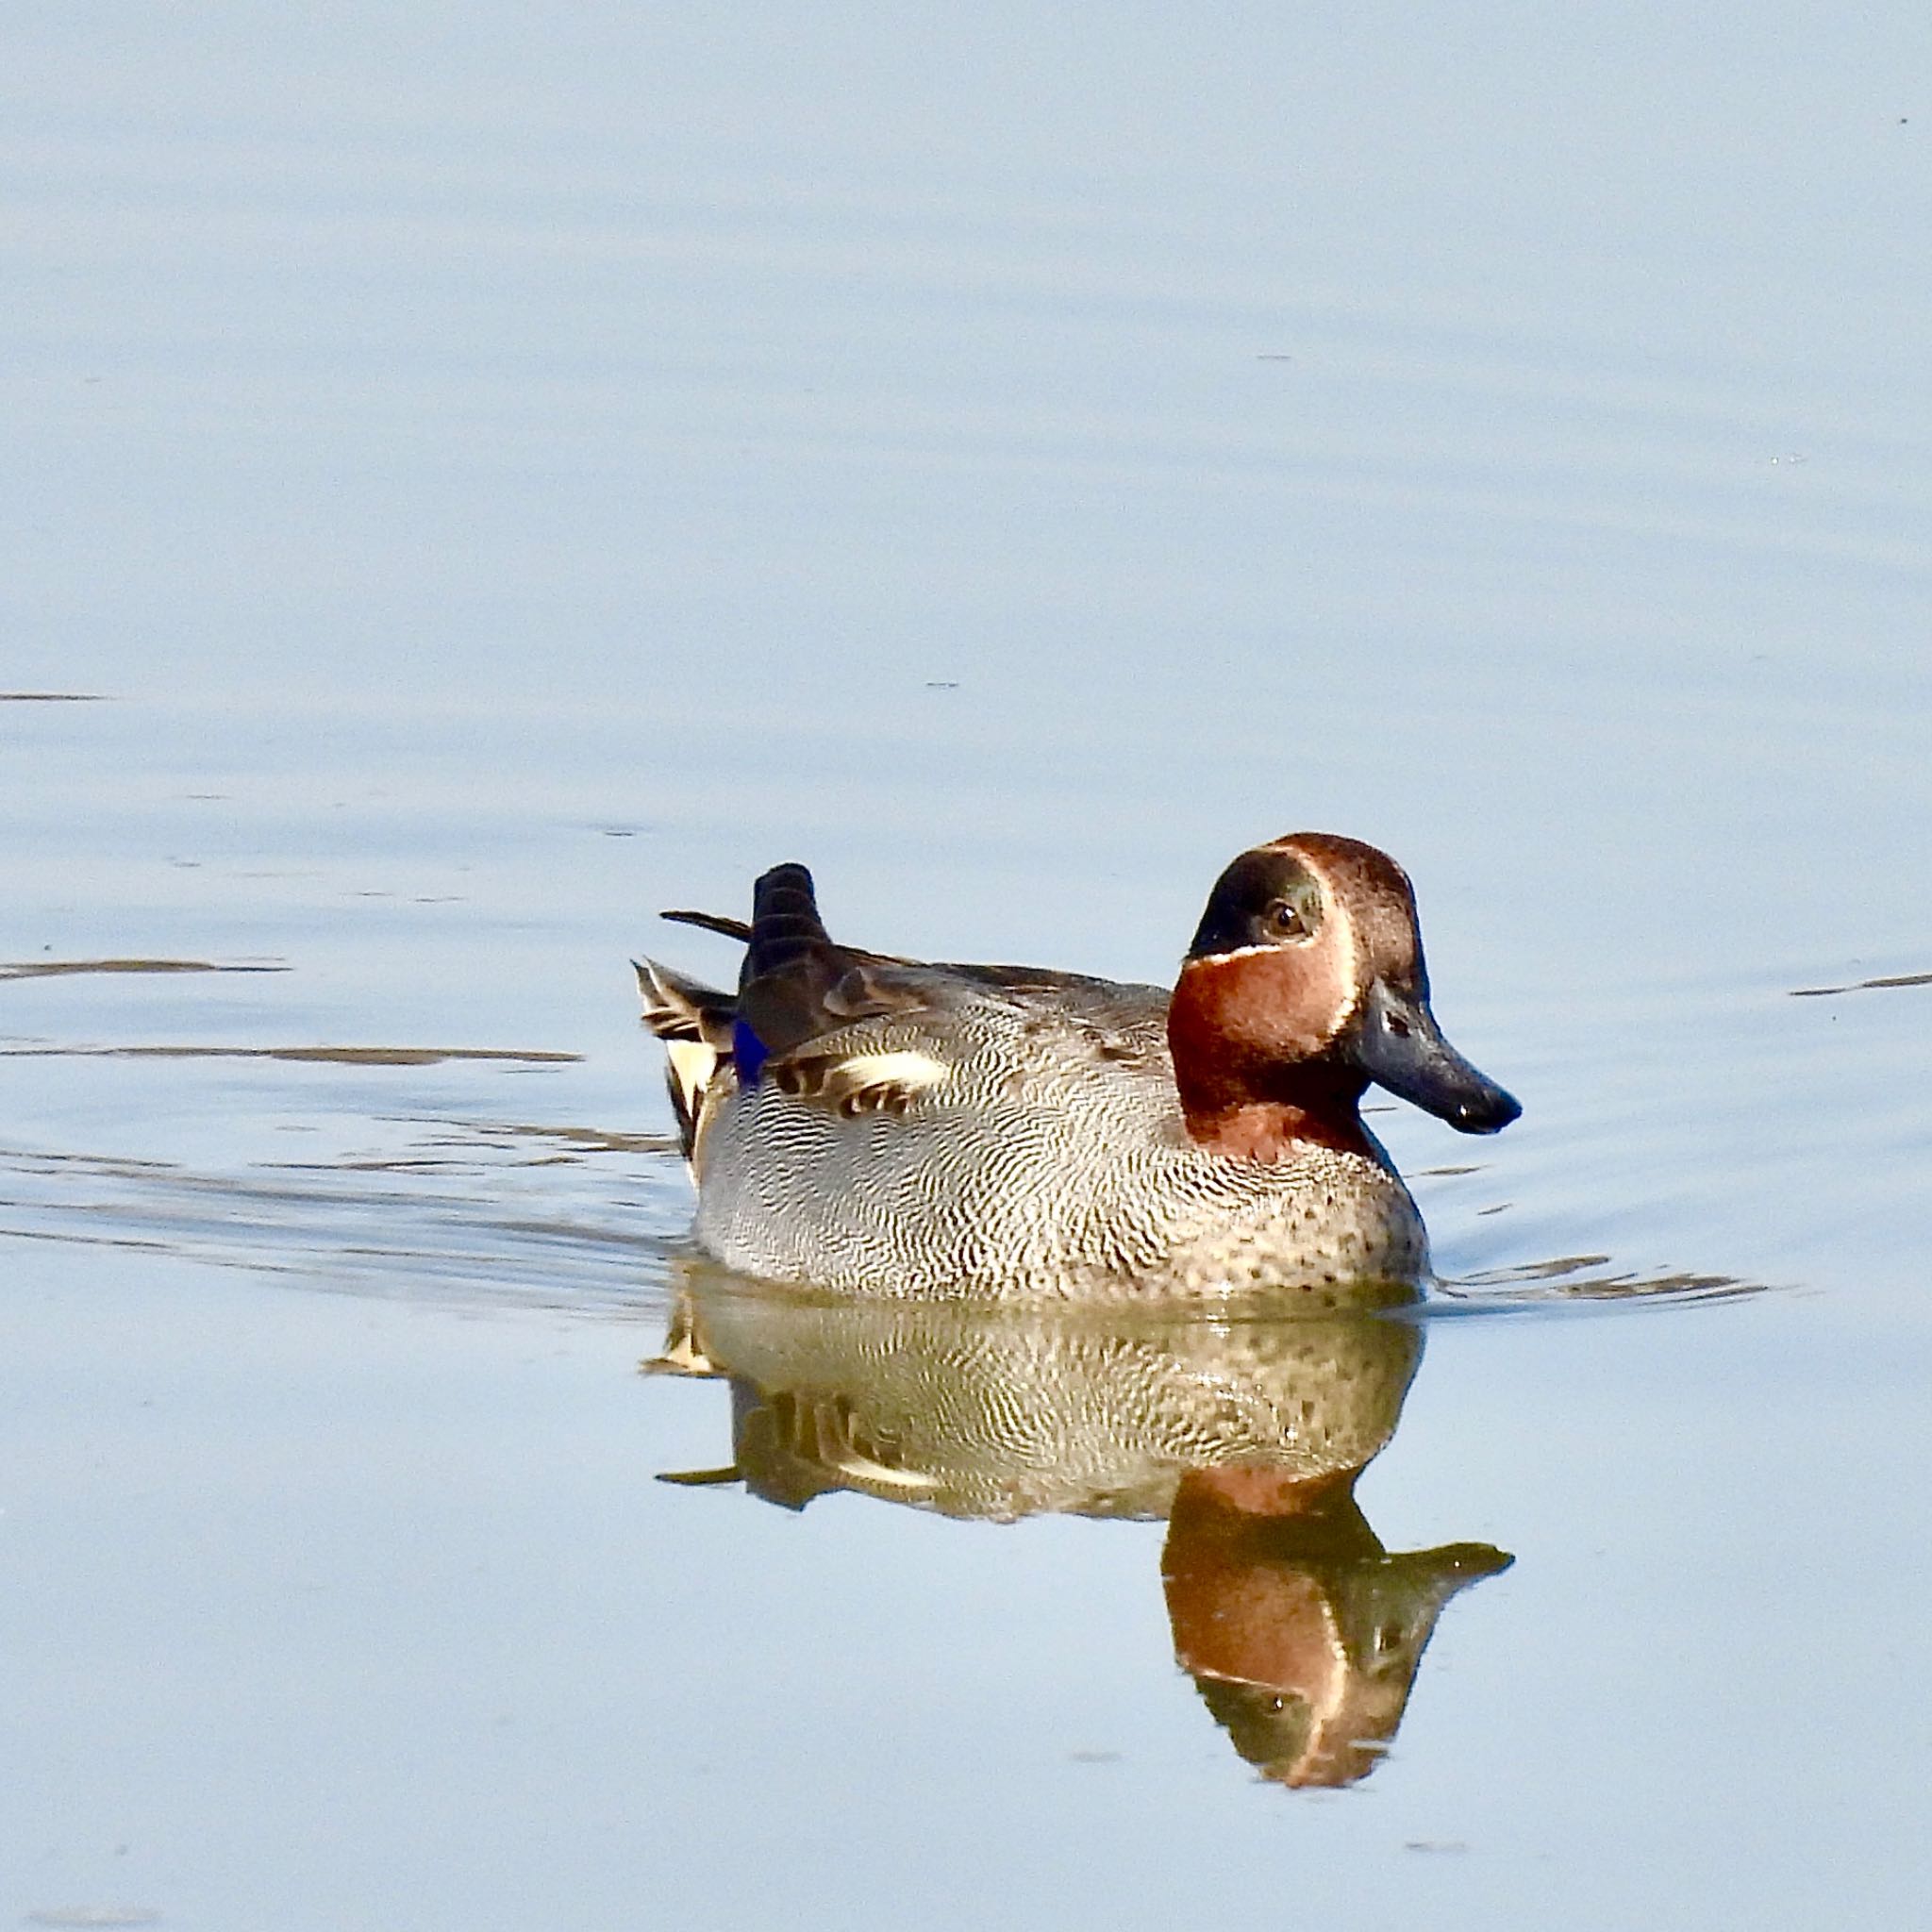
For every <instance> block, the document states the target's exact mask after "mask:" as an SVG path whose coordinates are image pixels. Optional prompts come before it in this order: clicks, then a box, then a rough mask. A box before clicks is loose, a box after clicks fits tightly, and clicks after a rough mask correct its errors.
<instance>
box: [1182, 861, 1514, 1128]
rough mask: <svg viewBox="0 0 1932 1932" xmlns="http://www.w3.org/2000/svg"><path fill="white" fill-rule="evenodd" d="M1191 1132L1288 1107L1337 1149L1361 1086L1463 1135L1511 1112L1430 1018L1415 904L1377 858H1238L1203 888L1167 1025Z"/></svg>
mask: <svg viewBox="0 0 1932 1932" xmlns="http://www.w3.org/2000/svg"><path fill="white" fill-rule="evenodd" d="M1168 1035H1169V1041H1170V1043H1171V1045H1172V1047H1173V1049H1174V1076H1175V1080H1176V1082H1177V1084H1178V1085H1179V1088H1180V1093H1181V1103H1182V1107H1183V1108H1184V1110H1185V1111H1186V1113H1187V1115H1188V1121H1189V1125H1190V1128H1191V1131H1192V1132H1193V1133H1194V1134H1195V1137H1196V1138H1197V1139H1213V1138H1215V1137H1214V1135H1213V1133H1212V1132H1211V1131H1204V1128H1208V1127H1209V1126H1210V1125H1211V1124H1212V1123H1214V1122H1216V1121H1222V1122H1225V1121H1226V1120H1227V1119H1229V1118H1230V1117H1231V1116H1232V1115H1233V1114H1235V1113H1237V1112H1239V1111H1241V1109H1244V1108H1255V1107H1257V1106H1261V1107H1266V1106H1275V1107H1286V1108H1290V1109H1292V1110H1293V1112H1294V1113H1295V1114H1296V1115H1298V1116H1299V1117H1300V1126H1299V1127H1298V1128H1297V1130H1298V1131H1312V1132H1313V1133H1314V1136H1315V1138H1318V1139H1319V1138H1327V1139H1332V1140H1336V1141H1342V1142H1346V1141H1348V1140H1349V1139H1350V1138H1351V1135H1353V1136H1356V1137H1358V1136H1359V1133H1360V1127H1359V1122H1358V1119H1357V1105H1358V1103H1359V1101H1360V1098H1361V1095H1362V1092H1363V1091H1364V1090H1365V1089H1366V1088H1367V1086H1368V1084H1369V1082H1370V1081H1371V1080H1374V1081H1376V1082H1378V1083H1379V1084H1380V1085H1382V1086H1384V1087H1386V1088H1388V1089H1389V1091H1391V1093H1395V1094H1398V1095H1400V1096H1401V1097H1402V1098H1403V1099H1405V1100H1408V1101H1412V1102H1413V1103H1414V1104H1415V1105H1416V1106H1418V1107H1421V1108H1425V1109H1426V1110H1427V1111H1428V1112H1430V1113H1433V1114H1436V1115H1438V1116H1439V1117H1441V1119H1443V1120H1445V1121H1447V1122H1448V1123H1449V1124H1451V1125H1452V1126H1454V1127H1457V1128H1459V1129H1460V1130H1461V1131H1462V1132H1464V1133H1469V1134H1492V1133H1494V1132H1496V1131H1497V1130H1498V1129H1499V1128H1502V1127H1506V1126H1507V1125H1508V1124H1509V1123H1510V1122H1511V1121H1513V1120H1514V1119H1515V1118H1516V1117H1517V1115H1518V1114H1519V1113H1520V1112H1521V1111H1522V1108H1520V1107H1518V1106H1517V1104H1516V1102H1515V1101H1514V1100H1513V1099H1512V1098H1511V1097H1510V1096H1509V1095H1508V1094H1507V1093H1506V1092H1505V1091H1503V1089H1502V1088H1500V1087H1498V1086H1497V1085H1496V1084H1495V1083H1494V1082H1493V1081H1491V1080H1490V1079H1487V1078H1486V1077H1485V1076H1484V1075H1483V1074H1479V1073H1478V1072H1477V1071H1476V1070H1475V1068H1474V1067H1473V1066H1471V1065H1470V1063H1469V1062H1468V1061H1467V1060H1465V1059H1464V1058H1462V1057H1461V1055H1460V1054H1458V1053H1457V1051H1456V1050H1455V1048H1454V1047H1452V1046H1451V1045H1450V1044H1449V1042H1448V1041H1446V1040H1445V1039H1443V1037H1442V1033H1441V1028H1440V1027H1439V1026H1438V1025H1437V1024H1436V1021H1435V1016H1434V1015H1433V1013H1431V1011H1430V1010H1429V981H1428V972H1427V969H1426V968H1425V966H1424V963H1423V947H1422V935H1421V933H1420V932H1419V931H1418V930H1417V926H1416V912H1415V894H1414V892H1413V891H1411V889H1410V887H1409V883H1408V879H1407V875H1406V874H1404V872H1403V870H1402V868H1401V867H1400V866H1399V865H1397V864H1396V863H1395V861H1394V860H1393V859H1392V858H1390V857H1389V856H1388V855H1387V854H1386V853H1384V852H1379V851H1377V850H1376V849H1375V847H1374V846H1373V845H1364V844H1362V843H1361V842H1360V841H1357V840H1355V839H1344V838H1341V837H1338V836H1337V835H1335V834H1333V833H1328V832H1297V833H1294V834H1292V835H1291V836H1290V837H1288V838H1285V839H1277V840H1275V841H1274V842H1273V843H1271V844H1267V845H1261V846H1257V847H1256V848H1255V849H1254V850H1253V851H1251V852H1244V853H1242V854H1241V857H1240V858H1237V859H1236V860H1235V861H1234V863H1233V864H1232V865H1230V866H1229V867H1228V868H1227V870H1226V871H1225V872H1224V873H1223V874H1222V875H1221V877H1220V878H1219V879H1217V880H1216V881H1215V885H1214V890H1213V891H1212V892H1211V893H1210V894H1209V895H1208V908H1207V910H1206V911H1205V912H1204V913H1203V914H1202V918H1201V924H1200V926H1199V928H1198V930H1197V931H1196V932H1195V934H1194V941H1193V944H1192V945H1191V947H1190V948H1189V949H1188V957H1187V959H1186V961H1185V962H1184V964H1183V966H1182V969H1181V975H1180V982H1179V984H1178V985H1177V986H1176V987H1175V988H1174V1003H1173V1006H1172V1007H1171V1008H1170V1010H1169V1015H1168Z"/></svg>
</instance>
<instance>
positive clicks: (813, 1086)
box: [646, 864, 1167, 1121]
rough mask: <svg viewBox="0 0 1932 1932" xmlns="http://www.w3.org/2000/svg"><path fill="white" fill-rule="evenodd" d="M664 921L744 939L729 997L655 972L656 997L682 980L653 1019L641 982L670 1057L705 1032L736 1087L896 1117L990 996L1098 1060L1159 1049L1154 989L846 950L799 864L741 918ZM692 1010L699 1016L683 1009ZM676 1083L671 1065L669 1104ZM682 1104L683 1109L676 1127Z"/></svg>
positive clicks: (1159, 1015)
mask: <svg viewBox="0 0 1932 1932" xmlns="http://www.w3.org/2000/svg"><path fill="white" fill-rule="evenodd" d="M665 916H666V917H667V918H672V919H675V920H676V921H677V922H678V923H679V924H686V925H696V926H701V927H703V928H705V929H706V930H708V931H711V932H717V933H721V934H723V935H724V936H725V937H727V938H732V939H741V940H742V941H743V942H744V946H745V955H744V962H743V966H742V969H741V973H740V976H739V986H738V996H737V999H736V1001H735V1002H734V1001H732V1000H730V999H729V998H728V996H726V995H724V994H720V993H715V992H711V991H709V990H708V989H704V988H696V987H695V986H694V983H693V982H690V981H682V980H679V979H678V977H677V975H672V974H666V973H665V972H664V970H663V969H661V968H659V969H656V970H657V972H658V979H659V982H660V983H659V985H658V998H659V1001H660V1004H662V1003H663V993H664V985H663V982H669V981H676V982H677V983H676V984H675V986H672V987H671V989H670V990H671V992H672V993H673V995H674V996H675V997H674V998H673V1000H672V1001H671V1003H670V1004H671V1005H672V1006H674V1007H676V1006H677V1005H678V1002H679V1001H680V1000H681V1002H682V1007H681V1008H680V1010H679V1011H678V1012H676V1013H674V1014H672V1015H671V1016H670V1017H671V1018H672V1020H673V1022H674V1024H660V1022H659V1021H658V1019H656V1018H654V1017H653V1012H654V1010H655V1009H654V1008H653V1006H652V999H653V991H652V989H651V988H650V987H647V988H646V1018H647V1019H649V1020H650V1021H651V1024H652V1025H653V1026H654V1027H655V1028H656V1029H657V1030H658V1032H659V1033H660V1034H661V1035H662V1036H663V1037H664V1038H665V1040H666V1042H667V1046H669V1047H670V1048H671V1050H672V1051H673V1052H674V1054H675V1051H676V1042H677V1041H679V1040H680V1039H685V1040H691V1039H701V1040H702V1041H704V1043H705V1044H706V1046H707V1047H708V1049H709V1050H710V1051H711V1054H712V1061H711V1062H708V1064H707V1065H706V1067H705V1068H704V1069H703V1072H704V1074H705V1075H706V1077H707V1078H708V1076H709V1074H710V1073H711V1071H712V1065H713V1064H714V1063H715V1061H716V1060H717V1059H718V1058H724V1057H726V1056H727V1055H728V1058H729V1060H730V1063H731V1066H732V1067H733V1069H734V1070H735V1072H736V1074H737V1077H738V1079H739V1081H740V1082H741V1084H743V1085H745V1086H751V1085H754V1084H756V1083H757V1082H758V1081H759V1080H769V1081H770V1082H771V1083H772V1084H773V1085H774V1087H776V1088H777V1089H778V1091H781V1092H784V1093H786V1094H789V1095H791V1097H793V1098H794V1099H798V1100H802V1101H805V1102H807V1103H808V1104H813V1105H818V1106H823V1107H826V1108H834V1109H836V1110H838V1111H839V1112H841V1113H845V1114H859V1113H872V1112H879V1113H894V1114H896V1113H903V1112H905V1111H906V1110H907V1108H909V1107H910V1106H911V1104H912V1102H913V1101H914V1100H915V1099H917V1098H918V1096H919V1095H920V1094H922V1093H924V1092H925V1091H928V1090H930V1089H932V1088H934V1087H937V1086H940V1085H942V1084H943V1083H944V1082H945V1081H946V1080H947V1079H948V1077H949V1076H950V1074H951V1072H952V1066H951V1058H952V1057H953V1055H954V1054H955V1052H956V1051H957V1041H958V1036H959V1033H960V1031H961V1029H960V1027H959V1024H958V1023H959V1022H960V1021H961V1020H962V1019H963V1018H964V1017H965V1016H966V1015H967V1013H968V1011H969V1009H972V1008H985V1007H986V1006H987V1005H989V1004H991V1005H995V1006H1007V1007H1011V1006H1019V1007H1022V1008H1024V1009H1025V1011H1026V1013H1027V1015H1028V1017H1029V1022H1030V1024H1033V1025H1035V1026H1037V1027H1039V1028H1041V1029H1043V1030H1044V1031H1046V1032H1059V1031H1061V1030H1065V1031H1069V1032H1073V1033H1075V1034H1077V1035H1079V1036H1080V1037H1081V1039H1082V1041H1084V1044H1085V1046H1086V1047H1087V1048H1088V1049H1090V1050H1091V1051H1092V1052H1094V1053H1095V1054H1096V1055H1097V1056H1098V1057H1099V1058H1102V1059H1108V1060H1115V1061H1142V1060H1147V1061H1150V1062H1151V1061H1156V1060H1158V1059H1159V1058H1161V1057H1162V1056H1163V1055H1164V1053H1165V1012H1166V1001H1167V995H1166V992H1165V991H1164V990H1163V989H1161V988H1159V987H1150V986H1123V985H1119V984H1117V983H1115V982H1114V981H1112V980H1106V979H1095V978H1092V977H1090V976H1089V975H1087V974H1077V973H1060V972H1056V971H1054V970H1052V969H1050V968H1045V967H1038V966H1004V965H977V964H973V965H968V964H951V963H947V964H927V963H925V962H924V961H921V960H913V959H905V958H896V957H894V956H892V955H891V954H885V953H873V952H867V951H864V950H862V949H860V948H858V947H856V946H846V945H841V944H840V943H839V942H838V941H835V940H834V939H833V938H832V937H831V935H830V934H829V933H828V932H827V931H826V930H825V927H824V921H823V920H822V919H821V918H820V916H819V910H818V902H817V896H816V893H815V891H814V890H813V886H812V880H811V874H810V873H809V872H808V871H807V870H806V868H805V867H804V866H802V865H796V864H791V865H780V866H774V868H773V869H772V870H771V871H769V872H767V873H765V874H763V875H762V876H761V877H760V878H759V879H758V882H757V884H756V886H755V887H754V889H753V897H752V918H751V923H750V924H749V925H745V924H741V922H739V921H736V920H731V919H725V918H722V917H719V916H717V915H714V914H710V913H699V912H684V911H679V912H675V913H668V914H666V915H665ZM694 1004H695V1005H697V1006H698V1007H699V1008H701V1011H700V1012H699V1014H698V1016H697V1018H696V1021H695V1023H693V1021H692V1020H691V1018H689V1017H686V1014H687V1013H688V1011H689V1009H690V1008H691V1007H692V1006H693V1005H694ZM693 1024H695V1031H693V1030H692V1027H693ZM690 1058H692V1060H693V1064H694V1061H695V1056H690ZM676 1084H677V1076H676V1074H675V1073H674V1098H675V1097H676V1091H675V1089H676ZM689 1110H691V1112H692V1113H693V1115H694V1114H695V1108H694V1106H692V1107H691V1108H690V1109H689ZM686 1111H687V1108H686V1107H685V1106H680V1108H679V1118H680V1121H681V1120H682V1119H683V1118H684V1117H685V1113H686Z"/></svg>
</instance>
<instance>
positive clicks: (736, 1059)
mask: <svg viewBox="0 0 1932 1932" xmlns="http://www.w3.org/2000/svg"><path fill="white" fill-rule="evenodd" d="M765 1058H766V1055H765V1042H764V1041H762V1040H760V1039H759V1038H758V1035H757V1034H756V1033H754V1032H753V1031H752V1030H751V1028H750V1027H749V1026H747V1025H746V1024H744V1022H743V1021H742V1020H734V1021H733V1022H732V1023H731V1064H732V1065H733V1066H735V1067H736V1068H737V1069H738V1078H739V1081H740V1083H741V1085H743V1086H746V1087H756V1086H757V1085H758V1075H759V1074H760V1073H762V1072H763V1071H764V1065H765Z"/></svg>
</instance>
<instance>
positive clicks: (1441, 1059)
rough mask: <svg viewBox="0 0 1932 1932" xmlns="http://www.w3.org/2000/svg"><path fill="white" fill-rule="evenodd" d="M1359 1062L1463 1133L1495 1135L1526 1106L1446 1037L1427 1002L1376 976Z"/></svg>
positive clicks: (1360, 1031) (1359, 1037) (1366, 1004)
mask: <svg viewBox="0 0 1932 1932" xmlns="http://www.w3.org/2000/svg"><path fill="white" fill-rule="evenodd" d="M1355 1062H1356V1064H1357V1066H1358V1067H1359V1068H1360V1069H1361V1070H1362V1072H1363V1073H1365V1074H1367V1075H1368V1076H1369V1078H1370V1079H1372V1080H1374V1081H1375V1082H1376V1083H1377V1084H1378V1085H1379V1086H1383V1087H1386V1088H1388V1090H1389V1091H1390V1092H1391V1093H1393V1094H1397V1095H1399V1096H1400V1097H1401V1098H1402V1099H1404V1100H1408V1101H1413V1102H1414V1103H1415V1105H1416V1106H1417V1107H1420V1108H1424V1110H1425V1111H1427V1112H1429V1113H1432V1114H1434V1115H1436V1116H1437V1118H1438V1119H1440V1120H1445V1121H1447V1122H1448V1123H1449V1124H1450V1125H1451V1126H1452V1127H1456V1128H1457V1129H1459V1130H1460V1131H1461V1132H1462V1133H1465V1134H1493V1133H1496V1132H1497V1131H1499V1130H1500V1129H1501V1128H1504V1127H1507V1125H1508V1124H1509V1123H1510V1122H1511V1121H1513V1120H1514V1119H1515V1118H1516V1116H1517V1115H1518V1114H1520V1113H1521V1112H1522V1111H1523V1109H1522V1108H1521V1107H1519V1106H1518V1105H1517V1104H1516V1101H1515V1100H1514V1098H1513V1097H1512V1096H1511V1095H1509V1094H1507V1093H1506V1092H1504V1091H1503V1090H1502V1088H1500V1087H1498V1086H1497V1085H1496V1083H1495V1082H1494V1081H1493V1080H1490V1079H1486V1078H1485V1077H1484V1076H1483V1075H1482V1074H1479V1073H1477V1072H1476V1070H1475V1069H1474V1067H1473V1066H1471V1065H1470V1063H1469V1062H1468V1061H1467V1060H1466V1059H1464V1058H1462V1056H1461V1055H1460V1054H1459V1053H1457V1051H1456V1049H1455V1048H1454V1047H1453V1046H1451V1045H1450V1044H1449V1042H1448V1041H1446V1040H1444V1039H1443V1038H1442V1029H1441V1027H1440V1026H1438V1025H1437V1024H1436V1016H1435V1015H1434V1014H1433V1013H1431V1012H1430V1011H1429V1006H1428V1001H1427V1000H1426V999H1419V998H1417V997H1415V996H1414V995H1413V994H1409V993H1404V992H1398V991H1396V990H1395V989H1394V988H1392V987H1391V986H1389V985H1388V984H1387V983H1386V982H1385V981H1383V980H1379V979H1378V980H1376V982H1375V983H1374V986H1372V987H1371V988H1370V989H1369V995H1368V998H1367V999H1366V1000H1364V1001H1363V1002H1362V1017H1361V1024H1360V1025H1359V1026H1358V1027H1357V1030H1356V1038H1355Z"/></svg>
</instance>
